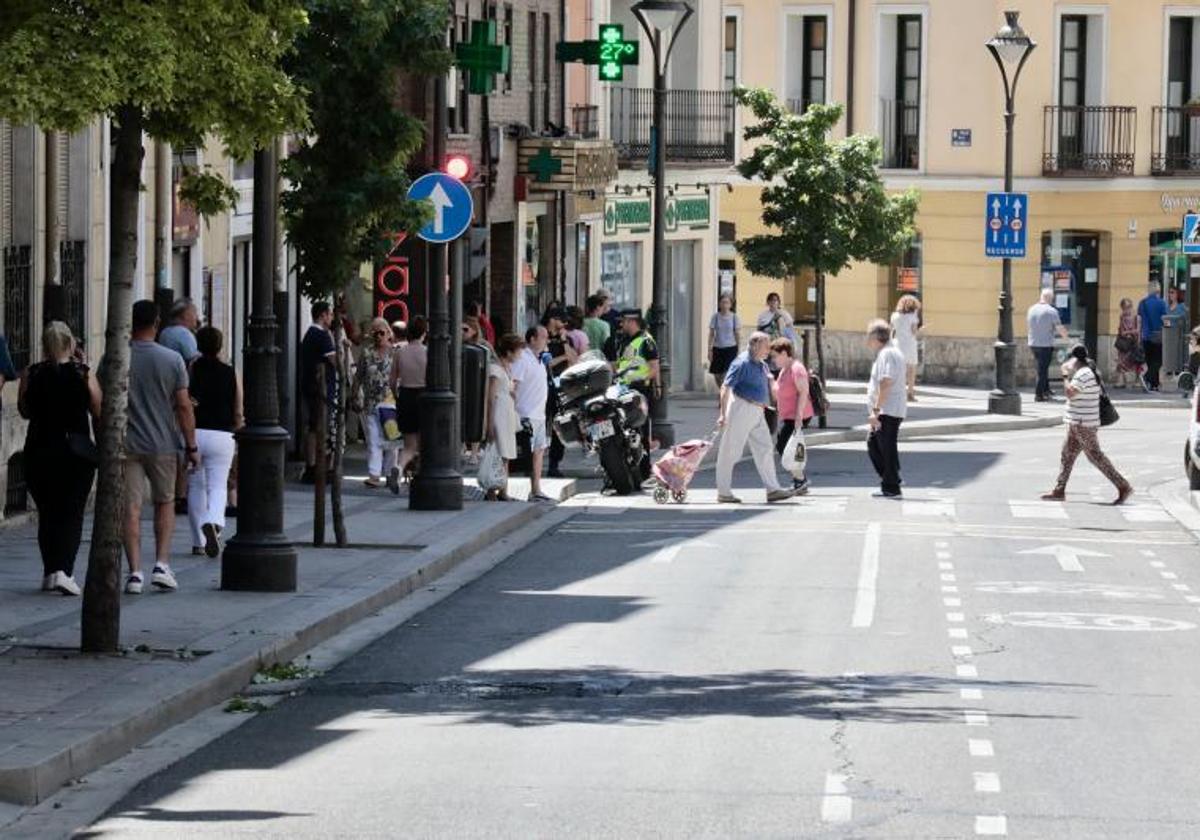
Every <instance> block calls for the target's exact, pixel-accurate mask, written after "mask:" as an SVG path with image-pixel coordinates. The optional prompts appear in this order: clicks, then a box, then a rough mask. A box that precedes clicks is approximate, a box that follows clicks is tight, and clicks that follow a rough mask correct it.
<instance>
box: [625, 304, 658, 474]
mask: <svg viewBox="0 0 1200 840" xmlns="http://www.w3.org/2000/svg"><path fill="white" fill-rule="evenodd" d="M621 332H622V333H623V338H624V340H623V341H622V342H621V344H620V349H619V350H618V352H617V363H616V367H617V381H618V382H621V383H622V384H625V385H628V386H629V387H630V388H633V389H634V390H635V391H640V392H641V393H642V394H643V395H645V397H646V399H647V400H657V399H659V398H660V397H662V380H661V379H660V378H659V367H658V345H657V344H655V343H654V338H653V336H651V335H650V333H648V332H646V321H645V319H644V318H643V317H642V313H641V312H640V311H639V310H637V309H626V310H625V311H623V312H622V313H621ZM651 432H652V429H651V428H650V421H649V419H647V421H646V426H645V428H644V429H643V430H642V436H643V438H644V439H645V440H646V441H647V452H649V450H650V448H651V447H652V446H653V443H652V438H651Z"/></svg>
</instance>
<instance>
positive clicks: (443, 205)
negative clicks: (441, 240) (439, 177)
mask: <svg viewBox="0 0 1200 840" xmlns="http://www.w3.org/2000/svg"><path fill="white" fill-rule="evenodd" d="M429 200H430V201H431V202H433V232H434V234H440V233H442V232H443V231H444V230H445V229H446V211H447V210H449V209H450V208H451V207H453V206H454V202H453V201H451V200H450V196H448V195H446V191H445V190H444V189H442V185H441V184H434V185H433V191H432V192H431V193H429Z"/></svg>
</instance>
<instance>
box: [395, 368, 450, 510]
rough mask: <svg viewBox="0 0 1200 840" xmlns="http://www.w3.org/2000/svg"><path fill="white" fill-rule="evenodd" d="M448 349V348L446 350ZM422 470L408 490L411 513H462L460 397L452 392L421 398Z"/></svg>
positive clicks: (431, 393) (429, 392)
mask: <svg viewBox="0 0 1200 840" xmlns="http://www.w3.org/2000/svg"><path fill="white" fill-rule="evenodd" d="M447 349H449V348H447ZM420 405H421V412H422V415H423V416H422V422H421V469H420V472H418V473H417V475H416V477H415V478H414V479H413V481H412V486H411V487H410V489H409V495H408V508H409V510H462V507H463V479H462V475H461V474H460V473H459V472H458V470H457V469H455V464H456V463H457V462H458V455H457V452H455V447H456V446H457V443H456V441H457V440H458V435H456V434H454V431H455V430H454V418H455V416H456V410H457V405H458V398H457V397H456V396H455V395H454V394H453V392H451V391H432V392H431V391H426V392H425V394H424V395H423V396H422V398H421V403H420Z"/></svg>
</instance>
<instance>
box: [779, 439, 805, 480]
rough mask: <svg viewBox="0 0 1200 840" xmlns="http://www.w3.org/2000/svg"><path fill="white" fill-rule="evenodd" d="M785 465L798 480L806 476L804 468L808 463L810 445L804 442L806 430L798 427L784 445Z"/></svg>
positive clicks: (783, 459)
mask: <svg viewBox="0 0 1200 840" xmlns="http://www.w3.org/2000/svg"><path fill="white" fill-rule="evenodd" d="M782 461H783V467H784V469H786V470H787V471H788V472H790V473H791V474H792V478H795V479H797V480H799V479H802V478H804V468H805V466H807V464H808V447H807V446H805V444H804V431H803V430H802V429H799V428H797V429H796V431H794V432H792V436H791V437H790V438H788V442H787V445H785V446H784V447H783V457H782Z"/></svg>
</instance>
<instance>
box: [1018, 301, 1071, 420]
mask: <svg viewBox="0 0 1200 840" xmlns="http://www.w3.org/2000/svg"><path fill="white" fill-rule="evenodd" d="M1025 320H1026V322H1027V323H1028V325H1029V349H1030V350H1032V351H1033V360H1034V362H1035V363H1036V364H1037V388H1036V390H1035V391H1034V399H1035V400H1036V401H1037V402H1049V401H1050V396H1051V394H1050V360H1051V359H1052V358H1053V357H1054V336H1055V334H1057V335H1061V336H1062V337H1063V338H1066V337H1067V328H1066V327H1064V326H1063V325H1062V319H1061V318H1059V317H1058V309H1057V308H1056V307H1055V306H1054V290H1053V289H1042V298H1041V300H1039V301H1038V302H1037V303H1035V304H1034V305H1033V306H1031V307H1029V313H1028V314H1027V315H1026V316H1025Z"/></svg>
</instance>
